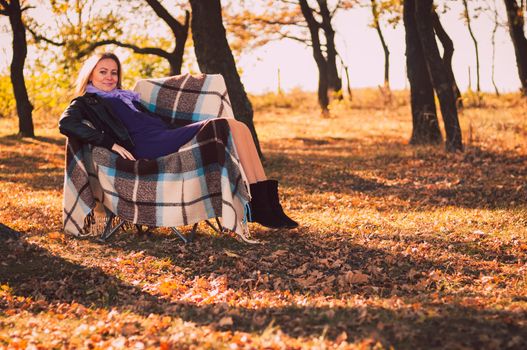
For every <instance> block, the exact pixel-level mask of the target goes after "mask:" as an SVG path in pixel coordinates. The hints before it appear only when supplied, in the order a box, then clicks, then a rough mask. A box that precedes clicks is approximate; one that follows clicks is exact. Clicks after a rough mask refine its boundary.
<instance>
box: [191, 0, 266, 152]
mask: <svg viewBox="0 0 527 350" xmlns="http://www.w3.org/2000/svg"><path fill="white" fill-rule="evenodd" d="M190 6H191V7H192V20H191V29H192V37H193V39H194V50H195V52H196V58H197V59H198V65H199V69H200V70H201V72H203V73H209V74H221V75H222V76H223V78H224V79H225V83H226V85H227V90H228V92H229V98H230V100H231V104H232V109H233V111H234V115H235V117H236V119H238V120H240V121H242V122H244V123H245V124H246V125H247V126H248V127H249V129H250V130H251V133H252V136H253V139H254V143H255V145H256V148H257V150H258V153H259V154H260V155H261V150H260V143H259V142H258V136H257V135H256V130H255V128H254V124H253V107H252V105H251V101H249V98H248V97H247V93H246V92H245V88H244V87H243V84H242V82H241V80H240V75H239V74H238V71H237V70H236V63H235V62H234V57H233V55H232V51H231V49H230V47H229V43H228V42H227V37H226V32H225V27H224V26H223V22H222V15H221V4H220V0H190Z"/></svg>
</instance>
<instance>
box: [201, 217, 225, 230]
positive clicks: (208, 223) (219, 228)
mask: <svg viewBox="0 0 527 350" xmlns="http://www.w3.org/2000/svg"><path fill="white" fill-rule="evenodd" d="M205 223H206V224H207V225H208V226H209V227H210V228H212V229H213V230H214V231H216V232H217V233H222V232H223V226H222V225H221V222H220V219H218V217H217V216H216V224H218V227H216V226H214V225H213V224H211V223H210V221H209V220H205Z"/></svg>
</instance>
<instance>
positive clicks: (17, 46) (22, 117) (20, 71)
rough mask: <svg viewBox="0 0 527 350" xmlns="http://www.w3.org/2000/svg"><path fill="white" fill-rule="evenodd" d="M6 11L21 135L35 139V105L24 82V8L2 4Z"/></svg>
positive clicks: (14, 0) (17, 1)
mask: <svg viewBox="0 0 527 350" xmlns="http://www.w3.org/2000/svg"><path fill="white" fill-rule="evenodd" d="M0 4H1V5H2V7H3V8H4V9H5V10H4V11H2V14H7V16H8V17H9V22H10V24H11V29H12V31H13V59H12V61H11V84H13V93H14V95H15V100H16V110H17V114H18V130H19V134H20V135H22V136H26V137H35V131H34V128H33V116H32V111H33V105H31V102H30V101H29V96H28V94H27V88H26V82H25V80H24V63H25V61H26V56H27V41H26V28H25V26H24V23H23V22H22V11H23V10H22V8H21V6H20V1H19V0H12V1H11V2H10V3H7V2H6V1H2V2H1V3H0Z"/></svg>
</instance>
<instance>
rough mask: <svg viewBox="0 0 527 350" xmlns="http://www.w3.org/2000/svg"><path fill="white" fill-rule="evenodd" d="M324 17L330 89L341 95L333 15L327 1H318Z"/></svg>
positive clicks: (322, 25) (323, 27) (321, 14)
mask: <svg viewBox="0 0 527 350" xmlns="http://www.w3.org/2000/svg"><path fill="white" fill-rule="evenodd" d="M317 2H318V6H319V8H320V16H321V17H322V24H321V27H322V30H323V31H324V35H325V37H326V56H327V57H326V62H327V67H328V68H327V69H328V87H329V88H330V89H331V90H333V91H335V92H337V93H339V95H340V96H342V94H340V92H341V90H342V79H341V77H340V76H339V73H338V69H337V48H336V47H335V30H334V29H333V26H332V24H331V19H332V16H331V13H330V11H329V8H328V3H327V1H326V0H317Z"/></svg>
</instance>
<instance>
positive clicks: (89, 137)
mask: <svg viewBox="0 0 527 350" xmlns="http://www.w3.org/2000/svg"><path fill="white" fill-rule="evenodd" d="M85 108H86V107H84V106H83V103H82V102H81V101H79V99H75V100H73V101H72V102H71V103H70V105H69V106H68V108H66V110H65V111H64V113H62V116H61V117H60V120H59V130H60V132H61V134H64V135H66V136H68V137H74V138H76V139H78V140H80V141H81V142H85V143H89V144H92V145H94V146H102V147H105V148H107V149H112V147H113V145H114V144H115V141H114V140H113V138H112V137H111V136H110V135H108V134H106V133H104V131H102V130H97V129H94V128H91V127H89V126H88V125H86V124H85V123H83V120H84V119H85V118H84V113H83V110H84V109H85Z"/></svg>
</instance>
